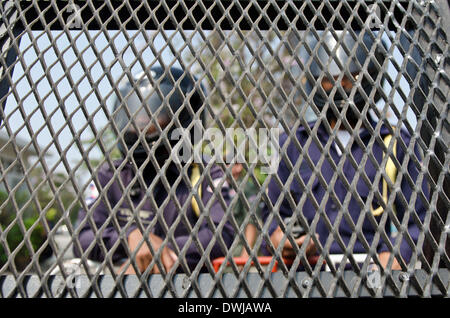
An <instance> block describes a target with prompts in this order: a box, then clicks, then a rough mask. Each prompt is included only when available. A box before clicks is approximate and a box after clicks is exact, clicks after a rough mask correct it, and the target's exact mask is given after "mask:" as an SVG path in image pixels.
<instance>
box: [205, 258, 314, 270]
mask: <svg viewBox="0 0 450 318" xmlns="http://www.w3.org/2000/svg"><path fill="white" fill-rule="evenodd" d="M272 258H273V256H259V257H257V259H258V262H259V264H261V265H269V264H270V262H271V261H272ZM248 259H249V257H233V261H234V263H235V264H236V265H238V266H243V265H245V264H246V263H247V261H248ZM318 259H319V256H311V257H308V262H309V264H310V265H315V264H316V263H317V261H318ZM224 261H225V257H218V258H216V259H215V260H213V262H212V264H213V267H214V271H215V272H216V273H217V272H218V271H219V268H220V266H221V265H222V264H223V262H224ZM283 262H284V263H285V264H286V265H292V263H293V262H294V260H293V259H288V258H283ZM229 265H230V262H228V263H227V266H229ZM251 265H254V262H253V261H252V262H251ZM277 270H278V261H277V260H275V263H274V265H273V268H272V273H274V272H276V271H277Z"/></svg>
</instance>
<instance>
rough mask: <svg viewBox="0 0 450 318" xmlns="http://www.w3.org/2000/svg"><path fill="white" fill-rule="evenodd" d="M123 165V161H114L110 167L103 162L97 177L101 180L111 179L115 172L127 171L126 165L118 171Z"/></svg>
mask: <svg viewBox="0 0 450 318" xmlns="http://www.w3.org/2000/svg"><path fill="white" fill-rule="evenodd" d="M123 163H124V160H123V159H118V160H114V161H113V162H112V165H111V164H110V163H109V162H104V163H103V164H102V165H101V166H100V167H99V169H98V172H97V175H98V177H99V178H101V179H111V178H112V177H113V175H114V173H115V172H116V171H119V170H125V169H127V167H128V165H129V164H128V163H125V165H124V167H123V168H122V169H120V166H122V165H123Z"/></svg>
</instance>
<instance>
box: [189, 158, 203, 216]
mask: <svg viewBox="0 0 450 318" xmlns="http://www.w3.org/2000/svg"><path fill="white" fill-rule="evenodd" d="M199 180H200V168H199V166H198V165H197V164H196V163H194V164H193V165H192V173H191V185H192V187H193V188H195V186H196V185H197V183H198V182H199ZM198 196H199V197H200V198H201V197H202V186H201V185H199V187H198ZM191 204H192V209H193V210H194V212H195V214H196V215H197V217H199V216H200V207H199V205H198V203H197V200H195V196H193V197H192V200H191Z"/></svg>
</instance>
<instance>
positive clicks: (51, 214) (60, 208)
mask: <svg viewBox="0 0 450 318" xmlns="http://www.w3.org/2000/svg"><path fill="white" fill-rule="evenodd" d="M29 180H30V181H31V182H32V184H33V185H34V189H33V192H32V194H31V193H30V191H28V190H27V189H23V187H22V188H19V189H16V190H15V191H14V193H12V194H10V193H7V192H6V191H5V190H4V189H3V190H0V234H1V235H2V238H1V240H0V268H2V267H3V266H5V264H8V263H9V265H12V264H11V263H13V264H14V266H15V268H16V270H18V271H21V270H23V269H25V268H26V267H27V265H28V264H29V263H30V262H31V261H32V255H33V254H34V253H36V252H37V251H38V250H39V249H41V247H42V249H41V250H40V251H39V253H38V254H39V260H43V259H45V258H47V257H49V256H51V253H52V250H51V247H50V246H49V245H48V244H45V243H46V240H47V230H49V229H51V228H52V227H53V226H55V225H56V224H57V223H58V222H59V220H60V219H61V218H64V220H62V221H63V222H71V223H73V222H75V220H76V217H77V213H78V210H79V208H80V204H79V203H78V202H77V198H76V195H75V192H74V189H73V187H72V186H71V185H70V183H68V182H67V180H68V178H67V176H65V175H64V174H62V173H57V174H55V175H51V176H49V177H46V176H45V174H44V173H43V171H42V169H39V168H38V169H35V170H33V171H32V172H31V174H30V175H29ZM50 180H51V181H50ZM52 187H54V188H55V189H57V191H56V192H54V191H52V190H51V188H52ZM37 204H39V206H37ZM41 214H42V215H44V217H42V216H41ZM43 245H45V246H44V247H43ZM31 249H32V250H31Z"/></svg>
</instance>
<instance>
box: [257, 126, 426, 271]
mask: <svg viewBox="0 0 450 318" xmlns="http://www.w3.org/2000/svg"><path fill="white" fill-rule="evenodd" d="M369 122H370V123H371V125H372V127H373V128H374V129H375V125H376V123H375V122H373V121H369ZM314 124H315V123H310V124H309V127H310V129H313V127H314ZM310 134H312V136H314V135H315V131H314V130H313V131H312V133H310V132H308V130H307V129H306V128H305V127H300V128H299V129H298V130H297V131H296V134H295V136H296V138H297V140H298V142H299V144H300V146H301V149H302V152H303V156H302V154H301V151H300V150H299V148H298V147H297V146H296V145H295V140H290V142H289V144H288V145H287V147H286V155H287V157H288V158H289V160H290V162H291V164H292V165H291V164H288V163H287V162H286V161H285V160H284V159H281V161H280V165H279V168H278V172H277V175H278V178H279V180H280V181H281V184H280V183H279V182H278V181H277V180H276V178H275V176H272V179H271V181H270V183H269V188H268V195H269V198H270V200H271V203H272V206H273V210H272V208H269V207H267V206H266V207H265V208H264V210H263V220H264V222H269V220H268V219H269V216H270V215H271V214H272V213H273V215H272V216H273V218H270V220H271V223H270V225H269V235H271V234H272V233H273V232H274V231H275V229H276V228H277V227H278V226H279V220H278V218H277V217H276V215H275V213H278V212H279V214H280V216H281V218H282V219H284V218H286V217H289V216H292V214H293V211H297V213H302V214H303V216H304V217H305V218H306V220H307V222H308V224H309V227H310V231H311V232H313V233H317V234H319V237H320V238H319V240H320V243H321V245H322V247H325V246H326V244H327V242H328V244H329V243H330V241H329V240H331V246H330V249H329V253H330V254H343V253H345V249H347V246H348V245H349V242H350V239H351V237H352V235H353V234H354V232H355V231H354V229H355V225H356V224H361V222H362V227H361V231H360V232H359V233H356V236H355V237H353V240H354V245H353V250H350V251H349V252H351V253H368V252H369V248H370V247H371V246H372V243H373V241H374V239H375V238H376V233H377V226H378V224H379V222H380V220H381V219H382V218H383V215H384V214H385V213H388V212H387V211H385V212H383V213H382V214H381V215H380V216H376V217H374V219H375V222H376V224H373V223H372V222H371V221H370V220H369V218H370V215H369V214H370V213H371V210H370V204H371V203H372V204H373V207H374V208H376V207H378V206H379V204H378V200H377V197H376V196H375V194H374V195H373V197H372V200H371V201H372V202H369V201H368V197H369V192H370V188H372V185H373V189H374V191H376V187H378V189H379V190H380V191H379V193H380V196H381V195H382V191H381V189H382V186H381V185H382V176H380V179H379V180H380V182H379V184H377V185H375V184H374V179H375V175H376V173H377V168H376V166H375V164H374V162H373V161H371V159H370V158H369V156H368V152H369V151H371V153H372V154H373V156H374V157H375V159H376V161H377V162H378V164H380V163H381V161H382V158H383V148H382V145H380V143H379V141H375V142H374V143H373V146H372V147H370V148H368V147H367V146H368V144H369V141H370V139H371V132H370V131H369V130H368V129H366V128H363V129H361V131H360V132H359V138H360V139H361V143H362V144H363V145H364V147H365V148H366V149H363V148H362V147H361V146H360V144H359V142H358V140H357V137H356V136H354V140H353V143H352V145H351V154H352V156H353V158H354V161H355V163H354V164H352V163H351V159H350V158H349V156H348V154H347V155H346V154H345V153H344V154H340V153H339V152H338V151H337V150H336V147H335V145H334V144H331V146H330V147H329V151H327V150H325V149H324V147H325V145H326V143H327V141H328V140H329V134H328V132H327V131H326V129H325V127H324V126H323V124H320V125H319V126H318V127H317V134H316V136H317V139H318V141H319V142H320V144H321V147H320V148H322V150H321V149H320V148H319V147H318V145H317V143H316V142H315V140H314V139H313V138H312V136H310ZM356 134H358V132H357V133H356ZM388 134H389V131H388V129H387V128H386V127H384V126H382V127H381V130H380V138H381V140H383V138H384V137H385V136H386V135H388ZM400 135H401V138H402V140H403V142H404V144H405V145H406V148H404V147H402V146H401V145H400V144H401V142H400V141H398V142H397V147H396V149H397V156H396V158H397V159H398V161H399V163H400V167H403V169H404V168H406V167H407V171H408V174H409V176H408V175H407V174H406V173H405V174H401V172H400V171H401V169H402V168H400V169H398V175H397V179H398V178H400V177H402V180H401V189H399V191H397V194H396V197H395V207H396V215H397V217H398V219H399V220H400V222H402V221H405V222H407V225H406V226H405V229H404V230H405V231H404V232H403V230H402V229H399V232H403V233H402V234H403V236H402V238H401V243H400V254H401V256H402V257H403V259H404V260H405V261H406V262H409V260H410V258H411V255H412V250H413V248H412V247H411V244H413V245H414V244H416V243H417V240H418V237H419V232H420V230H419V226H418V224H417V223H419V224H420V223H421V222H423V220H424V218H425V212H426V208H425V205H424V202H423V201H422V199H423V197H425V198H426V200H428V187H427V185H426V184H425V183H423V184H422V186H420V185H416V183H417V182H416V180H417V177H418V172H419V171H418V169H417V168H416V165H415V163H414V161H415V159H413V158H414V156H415V157H416V158H417V160H420V156H419V154H418V151H417V149H415V150H414V153H411V154H410V157H409V160H408V162H407V163H405V162H404V161H405V160H404V159H405V151H404V150H405V149H407V148H408V147H409V145H410V142H411V141H410V140H411V138H410V136H409V134H408V133H407V132H406V131H405V130H401V132H400ZM287 138H288V136H287V134H286V133H284V134H282V135H281V137H280V147H281V148H282V149H284V148H283V146H285V143H286V142H287ZM306 149H308V150H307V151H308V152H307V153H306ZM322 152H325V153H324V154H322ZM307 156H309V158H310V159H311V165H312V166H311V165H310V164H308V162H307V159H306V158H307ZM364 156H365V157H366V159H364V162H365V164H364V162H363V158H364ZM341 158H342V161H344V160H345V162H344V163H343V165H342V168H340V163H339V162H340V160H341ZM298 160H300V161H301V162H299V163H298V170H295V172H296V173H294V171H293V170H292V169H293V168H290V167H294V166H295V165H296V163H297V161H298ZM341 164H342V162H341ZM405 164H406V165H405ZM320 165H321V166H320ZM319 167H320V168H319ZM382 169H384V168H382ZM357 171H359V177H358V174H357ZM364 173H365V176H364ZM320 175H322V177H323V179H322V178H321V177H320ZM320 179H322V180H320ZM334 180H335V182H334ZM332 182H334V186H333V187H332V188H330V187H329V186H328V185H330V184H331V183H332ZM416 187H417V188H416ZM348 189H350V191H349V190H348ZM351 189H353V190H354V191H353V192H352V191H351ZM414 191H417V196H412V194H413V192H414ZM333 192H334V194H333ZM421 193H423V195H422V194H421ZM389 195H391V192H390V191H389ZM414 197H415V199H414ZM411 200H414V202H412V201H411ZM408 206H412V209H411V210H410V213H409V215H408V213H406V214H405V211H408V210H407V209H408ZM414 214H416V215H417V216H418V219H420V222H418V220H417V218H416V217H415V216H414ZM406 217H407V218H408V219H407V221H406V219H405V220H404V218H406ZM315 218H316V221H317V220H318V222H313V220H314V219H315ZM317 218H318V219H317ZM333 227H334V228H335V229H336V231H337V232H338V233H333ZM385 231H386V233H387V236H383V235H382V236H378V238H377V240H378V243H376V246H374V248H375V249H376V251H377V253H381V252H383V251H389V250H390V249H389V247H388V246H389V245H388V244H392V245H393V246H394V245H395V244H396V235H395V233H394V231H392V229H391V222H390V219H389V218H388V219H387V220H386V223H385ZM337 234H339V236H340V238H338V235H337ZM407 234H409V236H410V238H411V239H412V241H411V240H410V239H409V238H408V235H407ZM400 236H401V235H397V239H400ZM364 241H365V243H364ZM365 244H368V247H367V248H365V247H364V246H365ZM366 246H367V245H366ZM263 247H265V249H266V251H265V252H266V253H267V254H269V250H270V248H269V247H268V244H263Z"/></svg>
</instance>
